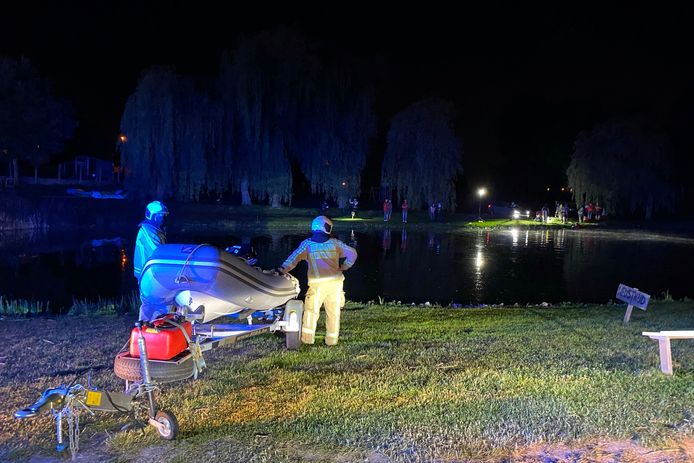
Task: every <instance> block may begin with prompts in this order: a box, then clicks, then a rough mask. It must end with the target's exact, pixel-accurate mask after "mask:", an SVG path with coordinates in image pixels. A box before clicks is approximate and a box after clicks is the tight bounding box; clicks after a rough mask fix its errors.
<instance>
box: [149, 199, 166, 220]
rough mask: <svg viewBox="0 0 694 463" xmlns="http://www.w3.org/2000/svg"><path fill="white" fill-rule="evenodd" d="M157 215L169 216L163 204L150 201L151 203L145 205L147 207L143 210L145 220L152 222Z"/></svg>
mask: <svg viewBox="0 0 694 463" xmlns="http://www.w3.org/2000/svg"><path fill="white" fill-rule="evenodd" d="M157 214H164V215H168V214H169V210H168V209H167V208H166V206H164V203H162V202H161V201H152V202H151V203H149V204H147V207H146V208H145V219H147V220H153V219H154V216H155V215H157Z"/></svg>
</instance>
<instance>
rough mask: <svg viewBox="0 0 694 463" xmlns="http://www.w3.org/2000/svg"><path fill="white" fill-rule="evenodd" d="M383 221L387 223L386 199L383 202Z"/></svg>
mask: <svg viewBox="0 0 694 463" xmlns="http://www.w3.org/2000/svg"><path fill="white" fill-rule="evenodd" d="M383 221H384V222H387V221H388V200H387V199H384V200H383Z"/></svg>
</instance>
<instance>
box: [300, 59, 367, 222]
mask: <svg viewBox="0 0 694 463" xmlns="http://www.w3.org/2000/svg"><path fill="white" fill-rule="evenodd" d="M321 74H322V75H321V79H319V80H320V81H321V82H323V85H320V86H318V87H317V89H316V90H317V91H316V92H315V93H314V94H312V98H313V99H314V100H315V103H313V104H310V105H309V108H307V111H305V114H306V116H307V117H305V118H304V119H303V123H302V127H301V128H300V130H299V131H298V133H300V134H301V139H300V141H299V144H298V145H297V149H296V158H297V160H298V162H299V166H300V168H301V171H302V172H303V173H304V175H306V177H307V179H308V181H309V183H310V184H311V191H312V192H313V193H319V194H323V195H325V196H326V197H327V198H331V199H334V200H335V201H337V203H338V206H339V207H340V208H344V207H345V206H346V205H347V202H348V201H349V199H350V198H351V197H354V196H357V195H358V194H359V186H360V174H361V170H362V169H363V168H364V165H365V164H366V155H367V152H368V144H369V140H370V139H371V138H372V137H373V136H374V134H375V132H376V120H375V116H374V114H373V110H372V97H371V94H370V92H369V91H367V90H365V89H363V88H361V87H360V86H359V85H356V84H355V82H354V80H353V78H352V75H351V73H350V72H348V71H347V70H346V69H344V68H341V67H338V66H331V67H330V68H329V69H328V70H327V71H323V72H322V73H321Z"/></svg>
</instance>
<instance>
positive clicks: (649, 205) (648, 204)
mask: <svg viewBox="0 0 694 463" xmlns="http://www.w3.org/2000/svg"><path fill="white" fill-rule="evenodd" d="M652 218H653V196H649V197H648V201H647V202H646V220H651V219H652Z"/></svg>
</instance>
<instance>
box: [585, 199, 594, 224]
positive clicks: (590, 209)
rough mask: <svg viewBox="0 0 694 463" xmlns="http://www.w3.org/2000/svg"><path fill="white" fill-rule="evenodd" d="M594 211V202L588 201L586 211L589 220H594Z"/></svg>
mask: <svg viewBox="0 0 694 463" xmlns="http://www.w3.org/2000/svg"><path fill="white" fill-rule="evenodd" d="M593 211H594V206H593V203H588V205H587V206H586V212H587V213H588V220H589V221H592V220H593Z"/></svg>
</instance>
